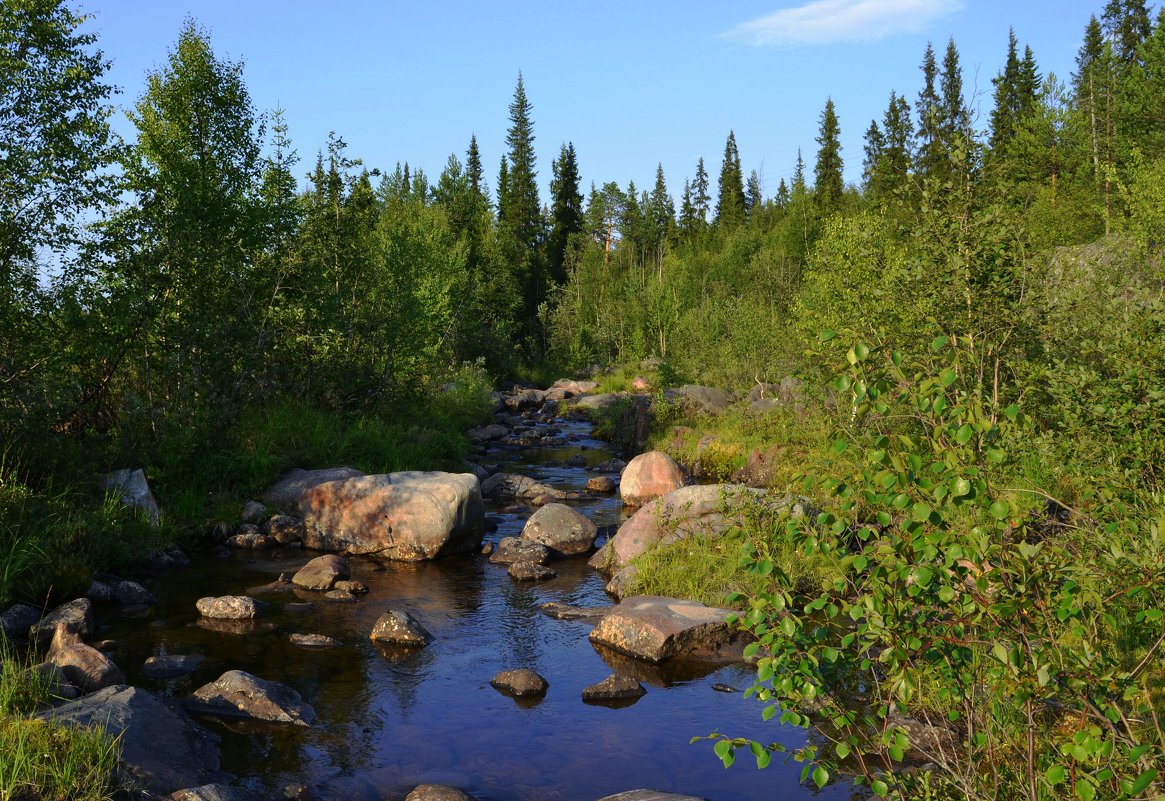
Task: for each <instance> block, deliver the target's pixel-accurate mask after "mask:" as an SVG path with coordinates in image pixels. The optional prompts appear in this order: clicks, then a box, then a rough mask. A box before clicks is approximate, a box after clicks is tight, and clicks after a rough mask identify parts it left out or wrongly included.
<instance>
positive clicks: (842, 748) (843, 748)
mask: <svg viewBox="0 0 1165 801" xmlns="http://www.w3.org/2000/svg"><path fill="white" fill-rule="evenodd" d="M833 750H834V751H836V752H837V758H838V759H845V758H846V757H847V756H849V751H850V749H849V746H848V745H847V744H845V743H838V744H837V745H835V746H834V747H833Z"/></svg>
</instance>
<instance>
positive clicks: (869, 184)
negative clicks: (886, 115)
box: [862, 120, 886, 197]
mask: <svg viewBox="0 0 1165 801" xmlns="http://www.w3.org/2000/svg"><path fill="white" fill-rule="evenodd" d="M864 141H865V144H864V145H863V146H862V153H863V158H862V189H863V190H864V191H865V192H866V194H867V195H868V196H870V197H874V195H875V194H876V192H877V184H878V181H877V173H878V167H879V164H880V163H881V161H882V154H883V152H884V151H885V149H886V138H885V137H884V136H883V135H882V129H881V128H879V127H878V121H877V120H870V127H869V128H867V129H866V135H865V140H864Z"/></svg>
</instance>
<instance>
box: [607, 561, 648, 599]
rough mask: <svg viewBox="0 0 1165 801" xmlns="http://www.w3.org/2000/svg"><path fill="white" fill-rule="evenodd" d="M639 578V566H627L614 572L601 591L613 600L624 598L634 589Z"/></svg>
mask: <svg viewBox="0 0 1165 801" xmlns="http://www.w3.org/2000/svg"><path fill="white" fill-rule="evenodd" d="M638 578H639V565H627V566H626V567H621V568H619V569H618V570H617V571H615V575H613V576H611V580H610V581H608V582H607V586H606V587H604V588H603V590H604V591H605V592H606V593H607V594H608V595H610V596H612V597H614V598H626V597H627V596H628V595H630V594H631V593H632V591H633V590H634V588H635V584H636V581H637V580H638Z"/></svg>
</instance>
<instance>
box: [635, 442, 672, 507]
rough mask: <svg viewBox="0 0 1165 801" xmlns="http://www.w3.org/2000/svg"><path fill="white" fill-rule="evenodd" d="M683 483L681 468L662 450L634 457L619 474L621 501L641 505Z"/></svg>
mask: <svg viewBox="0 0 1165 801" xmlns="http://www.w3.org/2000/svg"><path fill="white" fill-rule="evenodd" d="M682 486H684V471H683V470H682V469H681V468H680V466H679V465H678V464H676V461H675V459H673V458H671V457H670V456H668V455H667V454H666V453H664V452H663V451H649V452H647V453H641V454H639V455H638V456H636V457H635V458H634V459H632V460H631V462H630V463H629V464H628V465H627V467H625V468H624V469H623V472H622V473H621V474H620V475H619V497H620V498H622V499H623V503H625V504H628V505H631V506H641V505H643V504H645V503H647V502H648V501H650V500H654V499H655V498H659V497H661V496H664V495H667V494H668V493H669V492H673V491H674V490H677V489H679V488H680V487H682Z"/></svg>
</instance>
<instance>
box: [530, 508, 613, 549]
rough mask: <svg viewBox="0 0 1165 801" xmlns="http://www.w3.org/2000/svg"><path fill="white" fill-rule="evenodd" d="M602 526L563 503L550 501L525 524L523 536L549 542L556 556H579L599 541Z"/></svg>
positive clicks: (543, 543) (533, 540) (547, 544)
mask: <svg viewBox="0 0 1165 801" xmlns="http://www.w3.org/2000/svg"><path fill="white" fill-rule="evenodd" d="M598 536H599V530H598V528H597V527H596V526H595V524H594V523H592V522H591V521H590V519H589V518H588V517H587V516H586V515H584V514H582V513H581V512H578V511H576V510H575V509H571V508H570V507H569V506H565V505H563V504H561V503H548V504H546V505H545V506H543V507H542V508H541V509H539V510H538V511H537V512H535V513H534V514H532V515H531V516H530V519H529V520H527V521H526V525H525V526H523V527H522V539H523V540H526V541H527V542H536V543H538V544H539V545H545V546H546V547H547V548H549V549H550V551H551V553H553V554H554V555H556V556H577V555H578V554H583V553H586V552H588V551H589V550H590V549H591V548H592V547H594V544H595V538H596V537H598Z"/></svg>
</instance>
